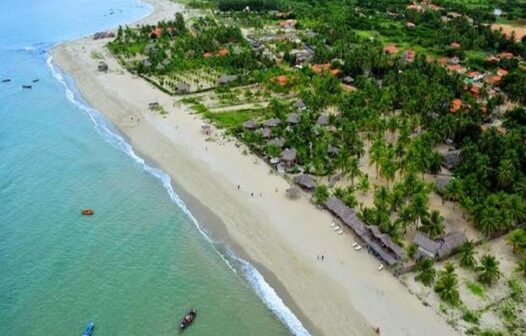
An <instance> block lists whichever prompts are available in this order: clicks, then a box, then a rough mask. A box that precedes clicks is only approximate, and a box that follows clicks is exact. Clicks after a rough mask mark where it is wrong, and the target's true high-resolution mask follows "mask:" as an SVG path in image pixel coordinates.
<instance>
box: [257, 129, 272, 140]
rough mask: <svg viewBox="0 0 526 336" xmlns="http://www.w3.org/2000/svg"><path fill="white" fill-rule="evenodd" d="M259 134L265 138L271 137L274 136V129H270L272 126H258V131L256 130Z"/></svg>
mask: <svg viewBox="0 0 526 336" xmlns="http://www.w3.org/2000/svg"><path fill="white" fill-rule="evenodd" d="M254 133H256V134H258V135H261V137H263V139H270V138H271V137H272V131H271V130H270V128H267V127H265V128H258V129H257V130H256V132H254Z"/></svg>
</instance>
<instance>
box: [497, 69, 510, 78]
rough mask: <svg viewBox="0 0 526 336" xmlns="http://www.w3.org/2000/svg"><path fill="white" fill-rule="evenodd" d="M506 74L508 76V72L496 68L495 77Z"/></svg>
mask: <svg viewBox="0 0 526 336" xmlns="http://www.w3.org/2000/svg"><path fill="white" fill-rule="evenodd" d="M507 74H508V70H506V69H502V68H497V75H499V76H506V75H507Z"/></svg>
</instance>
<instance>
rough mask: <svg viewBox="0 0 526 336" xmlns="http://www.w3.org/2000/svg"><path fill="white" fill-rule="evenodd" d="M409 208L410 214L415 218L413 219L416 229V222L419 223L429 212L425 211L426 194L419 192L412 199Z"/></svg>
mask: <svg viewBox="0 0 526 336" xmlns="http://www.w3.org/2000/svg"><path fill="white" fill-rule="evenodd" d="M409 206H410V207H411V212H412V213H413V215H414V216H415V217H414V218H415V221H416V226H417V228H418V220H420V221H421V220H422V218H424V217H427V216H428V215H429V211H428V209H427V194H425V193H424V192H419V193H418V194H416V195H415V196H414V197H413V200H412V201H411V203H410V205H409Z"/></svg>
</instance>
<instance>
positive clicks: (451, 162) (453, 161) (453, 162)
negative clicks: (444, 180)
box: [442, 150, 460, 170]
mask: <svg viewBox="0 0 526 336" xmlns="http://www.w3.org/2000/svg"><path fill="white" fill-rule="evenodd" d="M442 157H443V158H444V161H443V165H444V167H446V168H447V169H449V170H452V169H454V168H455V167H456V166H457V165H458V164H459V163H460V150H453V151H449V152H445V153H443V154H442Z"/></svg>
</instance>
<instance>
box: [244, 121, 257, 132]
mask: <svg viewBox="0 0 526 336" xmlns="http://www.w3.org/2000/svg"><path fill="white" fill-rule="evenodd" d="M257 127H258V125H257V124H256V122H255V121H254V120H248V121H245V122H244V123H243V128H244V129H246V130H250V131H252V130H255V129H256V128H257Z"/></svg>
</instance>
